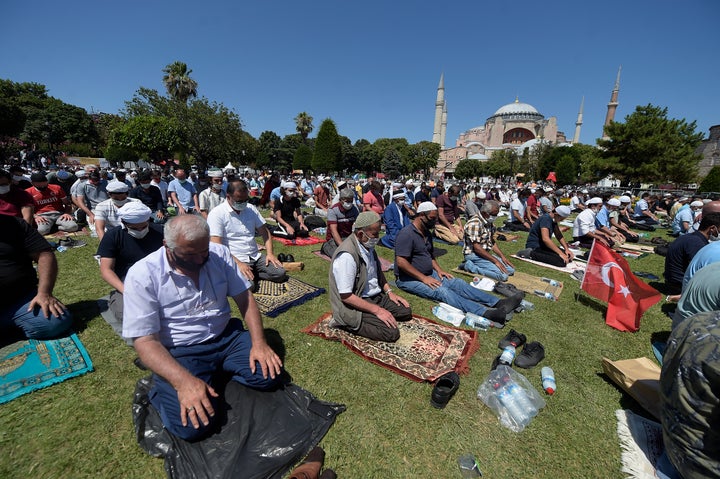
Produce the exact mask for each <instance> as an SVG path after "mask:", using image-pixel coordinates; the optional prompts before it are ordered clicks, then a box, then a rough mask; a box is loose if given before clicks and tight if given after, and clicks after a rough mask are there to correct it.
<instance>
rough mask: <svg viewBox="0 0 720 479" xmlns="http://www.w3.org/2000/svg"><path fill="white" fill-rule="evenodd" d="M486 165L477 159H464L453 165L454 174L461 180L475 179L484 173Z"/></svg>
mask: <svg viewBox="0 0 720 479" xmlns="http://www.w3.org/2000/svg"><path fill="white" fill-rule="evenodd" d="M485 167H486V165H485V164H484V163H483V162H482V161H479V160H471V159H464V160H460V161H458V164H457V165H456V166H455V173H454V176H455V177H456V178H459V179H461V180H469V179H477V178H479V177H481V176H483V175H484V174H485V169H486V168H485Z"/></svg>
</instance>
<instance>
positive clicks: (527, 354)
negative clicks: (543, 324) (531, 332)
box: [515, 341, 545, 369]
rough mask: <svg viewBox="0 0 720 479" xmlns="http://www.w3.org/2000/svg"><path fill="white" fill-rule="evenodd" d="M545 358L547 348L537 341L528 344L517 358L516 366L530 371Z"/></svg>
mask: <svg viewBox="0 0 720 479" xmlns="http://www.w3.org/2000/svg"><path fill="white" fill-rule="evenodd" d="M544 358H545V348H544V347H543V345H542V344H540V343H538V342H537V341H533V342H532V343H527V344H526V345H525V347H524V348H523V350H522V352H521V353H520V354H518V355H517V356H516V357H515V366H517V367H519V368H523V369H530V368H532V367H534V366H537V364H538V363H539V362H540V361H542V360H543V359H544Z"/></svg>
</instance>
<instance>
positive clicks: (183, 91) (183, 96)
mask: <svg viewBox="0 0 720 479" xmlns="http://www.w3.org/2000/svg"><path fill="white" fill-rule="evenodd" d="M163 72H164V73H165V75H163V83H164V84H165V88H166V89H167V92H168V94H169V95H170V96H171V97H172V98H174V99H175V100H178V101H181V102H183V103H187V101H188V98H190V97H193V98H194V97H197V82H196V81H195V80H193V79H192V78H190V74H191V73H192V70H188V67H187V65H186V64H185V63H183V62H175V63H171V64H169V65H167V66H166V67H165V68H163Z"/></svg>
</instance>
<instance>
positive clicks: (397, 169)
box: [382, 149, 404, 179]
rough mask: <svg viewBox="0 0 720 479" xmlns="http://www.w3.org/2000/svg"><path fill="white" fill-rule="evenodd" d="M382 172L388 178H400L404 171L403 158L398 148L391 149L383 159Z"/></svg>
mask: <svg viewBox="0 0 720 479" xmlns="http://www.w3.org/2000/svg"><path fill="white" fill-rule="evenodd" d="M382 172H383V173H385V176H386V177H387V178H392V179H395V178H399V177H400V175H402V174H403V173H404V171H403V163H402V158H400V153H398V152H397V150H394V149H389V150H387V151H386V152H385V156H383V160H382Z"/></svg>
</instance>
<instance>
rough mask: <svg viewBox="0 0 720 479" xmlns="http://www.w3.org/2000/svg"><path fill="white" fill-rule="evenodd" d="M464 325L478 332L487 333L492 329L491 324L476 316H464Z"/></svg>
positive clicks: (487, 320)
mask: <svg viewBox="0 0 720 479" xmlns="http://www.w3.org/2000/svg"><path fill="white" fill-rule="evenodd" d="M465 324H467V325H468V326H470V327H471V328H474V329H479V330H480V331H487V330H488V329H490V328H491V327H492V325H493V322H492V321H490V320H489V319H487V318H484V317H482V316H478V315H477V314H473V313H467V314H466V315H465Z"/></svg>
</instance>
